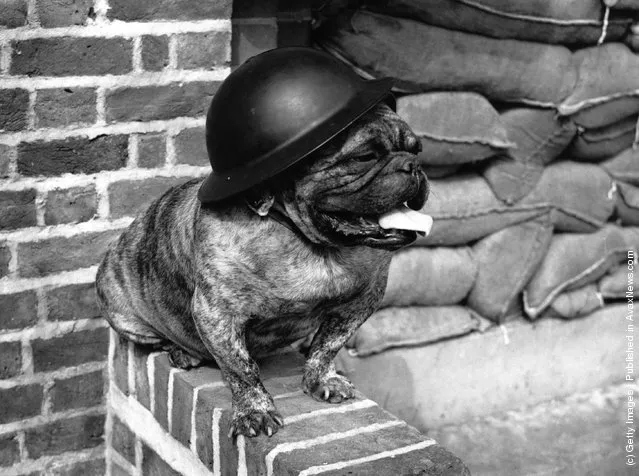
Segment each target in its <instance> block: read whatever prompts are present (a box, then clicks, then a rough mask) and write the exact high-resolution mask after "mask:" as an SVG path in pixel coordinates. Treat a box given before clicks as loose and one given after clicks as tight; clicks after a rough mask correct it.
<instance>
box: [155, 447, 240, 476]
mask: <svg viewBox="0 0 639 476" xmlns="http://www.w3.org/2000/svg"><path fill="white" fill-rule="evenodd" d="M142 474H149V475H157V476H181V473H178V472H177V471H175V470H174V469H173V468H171V467H170V466H169V465H168V463H167V462H166V461H164V460H163V459H162V458H161V457H160V456H159V455H158V454H157V453H156V452H155V451H153V450H152V449H151V448H149V447H148V446H147V445H145V444H142ZM229 474H230V473H229Z"/></svg>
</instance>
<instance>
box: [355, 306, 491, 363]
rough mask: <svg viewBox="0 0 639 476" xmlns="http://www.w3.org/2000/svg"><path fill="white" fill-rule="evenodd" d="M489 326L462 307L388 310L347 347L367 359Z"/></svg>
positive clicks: (358, 332) (372, 318)
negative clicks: (369, 356) (396, 349)
mask: <svg viewBox="0 0 639 476" xmlns="http://www.w3.org/2000/svg"><path fill="white" fill-rule="evenodd" d="M485 327H486V323H485V322H483V320H482V319H481V318H480V317H479V316H477V315H476V314H475V313H473V312H472V311H471V310H470V309H468V308H465V307H462V306H439V307H388V308H386V309H380V310H379V311H377V312H376V313H375V314H373V315H372V316H371V317H370V318H369V319H368V320H367V321H366V322H365V323H364V324H362V326H361V327H360V328H359V329H358V330H357V332H356V333H355V335H354V336H353V337H352V338H351V339H350V340H349V342H348V343H347V344H346V347H347V348H349V349H350V350H349V353H350V354H351V355H357V356H359V357H365V356H367V355H372V354H377V353H380V352H383V351H384V350H387V349H392V348H395V347H407V346H415V345H424V344H428V343H431V342H437V341H439V340H442V339H447V338H450V337H457V336H460V335H464V334H468V333H470V332H473V331H476V330H482V329H483V328H485Z"/></svg>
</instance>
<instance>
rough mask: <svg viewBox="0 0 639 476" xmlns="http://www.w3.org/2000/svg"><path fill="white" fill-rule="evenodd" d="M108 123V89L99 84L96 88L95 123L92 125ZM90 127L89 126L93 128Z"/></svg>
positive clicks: (97, 125)
mask: <svg viewBox="0 0 639 476" xmlns="http://www.w3.org/2000/svg"><path fill="white" fill-rule="evenodd" d="M105 125H106V89H105V88H104V87H103V86H98V87H97V89H96V90H95V124H94V125H93V126H91V127H99V126H105ZM91 127H89V128H91Z"/></svg>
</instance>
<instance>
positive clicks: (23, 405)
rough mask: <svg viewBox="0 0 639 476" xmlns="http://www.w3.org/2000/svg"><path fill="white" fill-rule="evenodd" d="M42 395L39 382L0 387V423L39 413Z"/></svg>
mask: <svg viewBox="0 0 639 476" xmlns="http://www.w3.org/2000/svg"><path fill="white" fill-rule="evenodd" d="M42 397H43V389H42V385H41V384H31V385H17V386H15V387H10V388H0V402H2V405H0V424H2V423H8V422H10V421H17V420H23V419H25V418H29V417H33V416H36V415H39V414H40V412H41V408H42Z"/></svg>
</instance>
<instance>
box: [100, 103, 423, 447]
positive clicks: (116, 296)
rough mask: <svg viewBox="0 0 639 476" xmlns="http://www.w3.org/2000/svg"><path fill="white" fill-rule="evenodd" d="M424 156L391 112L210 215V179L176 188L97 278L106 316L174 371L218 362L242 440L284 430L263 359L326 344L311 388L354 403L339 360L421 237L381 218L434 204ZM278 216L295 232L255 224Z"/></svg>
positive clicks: (129, 234)
mask: <svg viewBox="0 0 639 476" xmlns="http://www.w3.org/2000/svg"><path fill="white" fill-rule="evenodd" d="M418 148H419V141H418V140H417V138H416V137H415V136H414V135H413V134H412V132H411V131H410V129H409V128H408V126H407V125H406V124H405V123H404V122H403V121H401V119H399V117H398V116H396V115H395V114H394V113H393V112H392V111H390V109H389V108H388V107H386V106H378V107H377V108H376V109H375V110H373V111H372V112H369V113H368V114H367V115H366V116H365V117H364V118H362V119H360V120H359V121H357V122H356V124H355V125H353V126H351V127H350V128H349V129H348V130H347V131H346V132H345V133H342V134H341V135H340V136H339V137H338V138H336V139H334V140H333V141H331V142H330V143H329V145H328V146H325V147H323V148H322V149H321V151H320V152H318V153H316V154H314V155H313V157H311V158H309V159H307V160H304V161H303V162H302V163H301V164H300V165H298V166H296V167H293V169H291V170H290V171H288V172H287V173H286V174H285V175H283V176H281V177H278V178H276V179H275V180H270V181H268V182H267V183H266V184H263V185H262V186H259V187H257V188H255V189H254V190H252V191H250V192H248V193H247V194H244V195H243V196H241V197H235V198H232V199H230V200H228V201H226V202H224V203H220V204H215V205H214V206H203V205H202V204H201V203H200V202H199V201H198V199H197V190H198V187H199V185H200V183H201V181H200V180H192V181H189V182H187V183H185V184H184V185H181V186H179V187H176V188H173V189H171V190H170V191H168V192H167V193H166V194H164V195H163V196H162V197H161V198H159V199H158V200H157V201H155V202H154V203H153V204H152V205H151V207H150V208H149V209H148V210H147V211H146V213H144V214H143V215H141V216H140V217H138V218H137V219H136V220H135V221H134V222H133V223H132V224H131V226H130V227H129V228H128V229H127V230H126V231H125V233H124V234H123V235H122V236H121V238H120V239H119V241H117V242H116V243H114V244H113V245H112V247H111V248H110V249H109V250H108V252H107V254H106V256H105V258H104V260H103V262H102V264H101V266H100V268H99V270H98V276H97V289H98V297H99V301H100V303H101V305H102V307H103V309H104V311H105V314H106V317H107V319H108V320H109V322H110V324H111V325H112V327H113V328H114V329H115V330H116V331H117V332H118V333H120V334H121V335H123V336H125V337H126V338H128V339H130V340H132V341H133V342H136V343H139V344H148V345H154V346H158V347H164V348H168V349H169V350H170V351H171V358H172V362H173V363H174V365H178V366H181V367H189V366H192V365H197V363H198V362H199V361H202V360H204V361H207V360H208V361H210V360H212V359H214V360H215V361H216V362H217V364H218V365H219V366H220V368H221V370H222V372H223V374H224V376H225V378H226V380H227V382H228V384H229V386H230V388H231V391H232V394H233V411H234V417H233V422H232V425H231V431H230V434H245V435H248V436H254V435H256V434H258V433H260V432H261V431H263V432H264V433H266V434H268V435H270V434H272V433H274V432H275V431H277V429H278V427H279V426H280V425H281V424H282V418H281V416H280V415H279V413H278V412H277V410H276V408H275V406H274V403H273V399H272V397H271V396H270V395H269V394H268V393H267V391H266V389H265V388H264V386H263V384H262V382H261V381H260V377H259V370H258V366H257V364H256V363H255V361H254V360H253V358H254V357H255V356H258V355H260V354H265V353H268V352H271V351H273V350H274V349H279V348H282V347H284V346H286V345H288V344H291V343H292V342H294V341H296V340H299V339H301V338H304V337H306V336H309V335H312V334H313V333H315V336H314V338H313V340H312V344H311V346H310V349H309V352H308V358H307V362H306V366H305V371H304V376H303V382H302V387H303V389H304V391H305V392H306V393H308V394H310V395H311V396H313V397H314V398H317V399H320V400H328V401H330V402H339V401H342V400H343V399H347V398H350V397H352V395H353V386H352V384H351V383H350V382H349V381H348V380H347V379H346V378H345V377H343V376H341V375H339V374H337V373H336V372H335V368H334V365H333V358H334V357H335V355H336V353H337V352H338V351H339V349H340V348H341V347H342V346H343V345H344V343H345V342H346V341H347V340H348V339H349V337H350V336H351V335H352V334H353V332H354V331H355V330H356V329H357V328H358V327H359V326H360V325H361V324H362V323H363V322H364V321H365V320H366V319H367V318H368V317H369V316H370V315H371V314H372V313H373V312H374V311H375V309H376V308H377V306H378V304H379V302H380V301H381V298H382V295H383V292H384V289H385V286H386V279H387V274H388V267H389V262H390V258H391V251H392V250H394V249H397V248H398V247H400V246H403V245H405V244H407V243H410V242H411V241H412V240H414V239H415V233H414V232H406V231H398V230H391V231H384V230H381V229H380V228H379V226H378V225H376V223H374V222H375V219H374V218H375V217H376V216H378V215H379V214H380V213H382V212H384V211H387V210H390V209H392V208H394V207H396V206H397V205H398V204H401V203H403V202H405V201H408V202H409V204H411V203H412V205H411V206H412V207H413V208H418V207H419V208H420V207H421V206H422V205H423V203H424V202H425V200H426V195H427V182H426V177H425V175H424V174H423V172H421V170H420V169H419V167H417V166H416V165H415V158H414V157H415V156H414V153H415V152H416V151H417V150H418ZM247 202H248V204H249V206H247ZM271 207H275V208H278V209H279V210H281V211H282V212H283V213H284V214H285V215H287V216H288V217H289V218H290V220H291V221H292V223H293V224H294V231H292V230H290V229H289V228H287V227H284V226H282V225H281V224H280V223H278V222H276V221H274V220H272V219H270V218H269V217H266V216H260V215H259V214H258V213H255V211H257V212H259V213H260V214H264V213H266V212H268V210H269V209H270V208H271ZM361 217H364V218H361ZM367 217H368V219H366V218H367ZM371 217H373V218H371Z"/></svg>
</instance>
